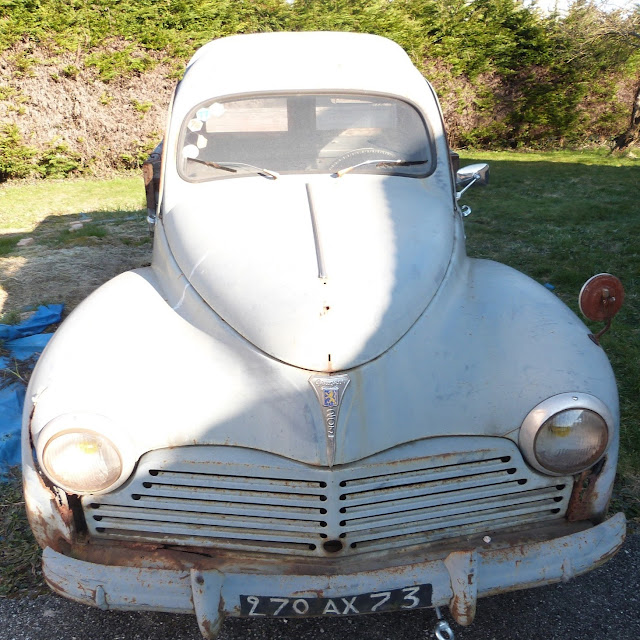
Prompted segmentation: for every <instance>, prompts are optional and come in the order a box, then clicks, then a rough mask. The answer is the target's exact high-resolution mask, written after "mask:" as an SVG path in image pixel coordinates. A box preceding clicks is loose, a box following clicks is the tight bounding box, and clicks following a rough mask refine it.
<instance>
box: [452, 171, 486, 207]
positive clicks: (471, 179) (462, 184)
mask: <svg viewBox="0 0 640 640" xmlns="http://www.w3.org/2000/svg"><path fill="white" fill-rule="evenodd" d="M474 184H478V185H481V186H485V185H487V184H489V165H488V164H487V163H486V162H482V163H478V164H470V165H467V166H466V167H462V169H458V171H457V172H456V187H458V188H460V191H458V192H457V193H456V199H457V200H459V199H460V197H461V196H462V194H463V193H464V192H465V191H466V190H467V189H468V188H469V187H470V186H471V185H474Z"/></svg>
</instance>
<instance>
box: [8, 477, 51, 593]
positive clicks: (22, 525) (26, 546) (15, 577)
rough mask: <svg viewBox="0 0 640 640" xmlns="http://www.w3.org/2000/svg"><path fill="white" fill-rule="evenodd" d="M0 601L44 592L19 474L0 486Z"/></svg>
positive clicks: (36, 550) (37, 549)
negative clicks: (10, 597) (1, 598)
mask: <svg viewBox="0 0 640 640" xmlns="http://www.w3.org/2000/svg"><path fill="white" fill-rule="evenodd" d="M0 540H1V541H2V544H0V597H6V596H16V595H21V594H26V593H29V594H33V593H34V592H40V591H44V589H45V587H44V582H43V579H42V571H41V569H40V548H39V547H38V545H37V544H36V541H35V539H34V537H33V534H32V533H31V529H30V528H29V524H28V522H27V518H26V516H25V513H24V499H23V497H22V483H21V476H20V471H19V470H18V469H17V468H14V469H12V470H11V472H10V474H9V478H8V482H2V483H0Z"/></svg>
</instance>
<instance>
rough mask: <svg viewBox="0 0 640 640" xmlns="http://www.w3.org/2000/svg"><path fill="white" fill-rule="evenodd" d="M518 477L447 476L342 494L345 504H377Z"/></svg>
mask: <svg viewBox="0 0 640 640" xmlns="http://www.w3.org/2000/svg"><path fill="white" fill-rule="evenodd" d="M519 479H522V478H518V477H517V476H514V475H507V474H502V475H491V476H489V477H487V478H485V477H484V476H473V477H472V478H470V479H469V480H461V479H453V478H449V479H447V480H445V481H442V482H439V483H437V484H435V483H421V484H417V485H413V484H412V485H409V486H408V487H407V488H406V489H404V488H403V489H396V490H395V491H388V490H382V491H377V490H376V491H367V492H366V493H363V492H358V493H354V494H347V493H345V494H343V495H344V496H345V498H344V501H345V504H347V505H353V506H356V505H364V504H372V503H374V502H375V503H376V504H379V503H381V502H386V501H388V500H402V499H405V498H412V497H415V495H416V494H417V495H420V496H424V497H426V496H443V497H444V496H446V495H447V494H451V493H461V492H463V491H467V490H468V491H474V490H475V489H477V488H478V487H483V486H492V485H510V486H513V485H514V483H515V484H517V482H518V480H519Z"/></svg>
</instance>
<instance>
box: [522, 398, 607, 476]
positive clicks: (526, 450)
mask: <svg viewBox="0 0 640 640" xmlns="http://www.w3.org/2000/svg"><path fill="white" fill-rule="evenodd" d="M571 410H586V411H592V412H593V413H595V414H597V415H598V416H599V417H600V418H602V420H603V421H604V423H605V425H606V428H607V434H606V435H607V443H606V445H605V446H604V448H603V450H602V453H601V454H600V455H599V456H598V457H597V458H596V459H595V460H592V461H590V462H589V463H588V464H586V465H585V466H584V467H581V468H580V469H578V470H576V471H563V472H558V471H553V470H551V469H549V468H547V467H545V466H544V465H542V464H541V463H540V462H539V460H538V458H537V455H536V448H535V447H536V438H537V436H538V434H539V432H540V429H541V428H542V427H543V425H544V424H545V423H546V422H547V421H548V420H549V419H550V418H552V417H553V416H555V415H558V414H560V413H563V412H564V411H571ZM614 425H615V420H614V417H613V414H612V413H611V411H610V410H609V408H608V407H607V405H606V404H605V403H604V402H602V400H600V399H599V398H597V397H596V396H592V395H591V394H588V393H579V392H577V393H560V394H558V395H556V396H552V397H550V398H547V399H546V400H543V401H542V402H541V403H539V404H538V405H537V406H536V407H534V408H533V409H532V410H531V411H530V412H529V413H528V414H527V417H526V418H525V419H524V421H523V423H522V426H521V427H520V436H519V446H520V450H521V451H522V453H523V455H524V457H525V459H526V461H527V462H528V463H529V464H530V465H531V466H532V467H533V468H534V469H536V470H537V471H540V472H541V473H544V474H545V475H548V476H556V477H561V476H569V475H575V474H577V473H580V472H582V471H584V470H585V469H588V468H590V467H592V466H593V465H594V464H596V463H597V462H598V461H600V460H601V459H602V458H603V457H604V455H605V454H606V452H607V450H608V449H609V445H610V444H611V439H612V436H613V432H614Z"/></svg>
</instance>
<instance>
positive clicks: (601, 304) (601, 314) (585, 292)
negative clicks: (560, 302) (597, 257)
mask: <svg viewBox="0 0 640 640" xmlns="http://www.w3.org/2000/svg"><path fill="white" fill-rule="evenodd" d="M623 302H624V288H623V286H622V282H620V280H618V278H616V277H615V276H612V275H611V274H610V273H599V274H598V275H596V276H593V277H591V278H589V279H588V280H587V281H586V282H585V283H584V285H583V286H582V289H581V290H580V295H579V296H578V304H579V305H580V311H582V314H583V315H584V316H585V318H588V319H589V320H593V321H594V322H607V321H608V320H611V318H613V316H615V315H616V313H618V311H620V307H622V303H623Z"/></svg>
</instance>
